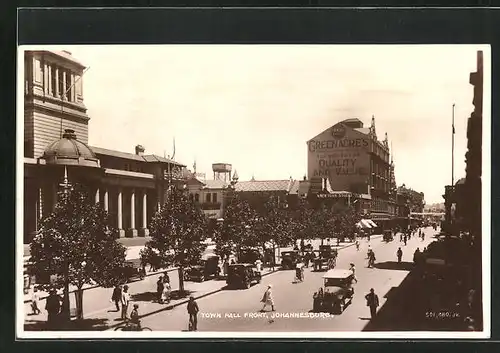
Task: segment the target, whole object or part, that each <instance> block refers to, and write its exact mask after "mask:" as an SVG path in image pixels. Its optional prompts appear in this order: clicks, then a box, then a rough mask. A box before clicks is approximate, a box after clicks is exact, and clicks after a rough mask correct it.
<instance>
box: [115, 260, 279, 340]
mask: <svg viewBox="0 0 500 353" xmlns="http://www.w3.org/2000/svg"><path fill="white" fill-rule="evenodd" d="M278 271H279V270H274V271H269V272H267V273H266V274H263V275H262V277H266V276H268V275H270V274H273V273H275V272H278ZM225 287H226V286H224V287H221V288H219V289H215V290H212V291H210V292H207V293H204V294H200V295H199V296H197V297H194V299H195V300H197V299H202V298H205V297H208V296H209V295H212V294H215V293H219V292H222V291H223V290H224V288H225ZM188 301H189V299H184V300H182V301H180V302H178V303H175V304H172V305H168V306H166V307H163V308H161V309H157V310H155V311H151V312H150V313H147V314H144V315H140V316H139V319H142V318H144V317H148V316H151V315H155V314H158V313H161V312H162V311H166V310H172V309H174V308H176V307H178V306H181V305H183V304H187V302H188ZM121 325H123V321H121V322H119V323H117V324H114V325H111V326H109V327H108V329H106V331H109V330H111V329H114V328H116V327H118V326H121Z"/></svg>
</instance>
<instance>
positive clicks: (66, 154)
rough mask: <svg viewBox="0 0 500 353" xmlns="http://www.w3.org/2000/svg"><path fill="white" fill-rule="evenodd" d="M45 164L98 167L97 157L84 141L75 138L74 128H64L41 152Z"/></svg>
mask: <svg viewBox="0 0 500 353" xmlns="http://www.w3.org/2000/svg"><path fill="white" fill-rule="evenodd" d="M42 158H43V159H45V160H46V161H47V164H60V165H81V166H86V167H99V166H100V165H99V159H98V158H97V156H96V155H95V153H94V152H93V151H92V150H91V149H90V147H89V146H87V145H86V144H85V143H83V142H81V141H78V140H77V139H76V134H75V130H72V129H66V130H64V134H63V136H62V138H61V139H60V140H57V141H55V142H52V143H51V144H50V145H48V146H47V148H46V149H45V152H44V153H43V157H42Z"/></svg>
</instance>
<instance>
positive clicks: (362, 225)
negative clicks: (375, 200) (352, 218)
mask: <svg viewBox="0 0 500 353" xmlns="http://www.w3.org/2000/svg"><path fill="white" fill-rule="evenodd" d="M356 226H357V227H358V228H364V229H369V228H373V227H372V225H371V224H370V222H368V220H366V219H362V220H361V221H359V222H358V223H356Z"/></svg>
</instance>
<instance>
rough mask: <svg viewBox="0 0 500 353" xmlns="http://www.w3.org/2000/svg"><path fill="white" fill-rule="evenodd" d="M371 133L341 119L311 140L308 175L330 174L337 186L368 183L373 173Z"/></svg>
mask: <svg viewBox="0 0 500 353" xmlns="http://www.w3.org/2000/svg"><path fill="white" fill-rule="evenodd" d="M370 142H371V141H370V139H369V137H368V135H366V134H363V133H362V132H359V131H356V130H354V129H352V128H350V127H347V126H345V125H343V124H341V123H339V124H337V125H334V126H333V127H331V128H330V129H327V130H325V131H324V132H323V133H321V134H319V135H318V136H316V137H315V138H313V139H312V140H310V141H309V142H308V146H307V148H308V177H309V179H313V178H328V180H329V182H330V185H331V187H332V189H333V190H345V191H347V190H350V189H351V185H353V184H364V183H365V182H366V181H367V180H368V176H369V173H370V158H369V155H368V152H369V150H370Z"/></svg>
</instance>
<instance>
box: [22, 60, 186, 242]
mask: <svg viewBox="0 0 500 353" xmlns="http://www.w3.org/2000/svg"><path fill="white" fill-rule="evenodd" d="M84 69H85V67H84V65H83V64H82V63H80V62H79V61H77V60H76V59H75V58H74V57H73V56H72V55H71V53H69V52H59V51H26V52H25V54H24V79H23V82H24V87H25V90H24V242H25V243H29V242H30V241H31V239H32V237H33V235H34V232H36V231H37V230H38V229H39V221H40V219H41V218H42V217H43V216H46V215H47V214H49V213H50V212H51V211H52V210H53V209H54V206H55V204H56V202H57V191H58V188H59V185H60V183H61V182H62V181H63V179H64V178H65V176H67V179H68V181H69V183H83V184H85V185H86V186H88V188H89V189H90V190H92V192H93V193H94V194H95V201H96V202H99V203H101V205H102V207H103V208H104V209H105V210H107V211H108V212H109V215H110V220H111V222H112V223H113V225H114V226H115V228H116V229H117V230H118V236H129V237H134V236H138V235H139V236H144V235H147V234H148V233H149V231H148V224H149V220H150V218H151V217H152V215H153V213H154V212H155V210H156V209H157V208H158V207H159V206H160V205H162V204H163V203H164V201H165V193H166V192H167V190H168V187H169V186H171V185H176V184H178V185H180V184H184V182H185V179H186V178H185V171H186V168H185V166H184V165H183V164H181V163H178V162H175V161H174V160H172V159H169V158H165V157H161V156H157V155H154V154H144V152H145V149H144V147H142V146H140V145H138V146H136V148H135V153H127V152H121V151H115V150H109V149H104V148H99V147H91V146H89V145H88V137H89V129H88V122H89V120H90V117H89V116H88V115H87V108H86V107H85V104H84V95H83V78H82V76H83V73H84Z"/></svg>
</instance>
